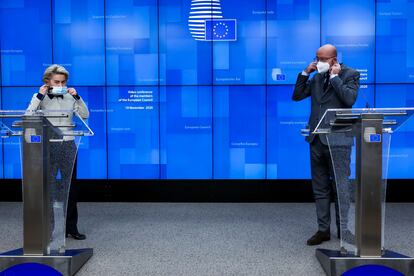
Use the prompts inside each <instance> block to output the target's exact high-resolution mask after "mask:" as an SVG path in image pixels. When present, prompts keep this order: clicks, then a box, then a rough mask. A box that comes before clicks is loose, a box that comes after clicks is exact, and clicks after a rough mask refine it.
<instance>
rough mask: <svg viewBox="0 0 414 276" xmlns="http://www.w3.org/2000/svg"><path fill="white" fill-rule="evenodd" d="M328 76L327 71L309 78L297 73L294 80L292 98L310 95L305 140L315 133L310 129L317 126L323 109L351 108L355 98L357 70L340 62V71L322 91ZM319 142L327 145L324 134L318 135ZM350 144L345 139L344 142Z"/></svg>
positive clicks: (357, 79) (309, 140)
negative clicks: (309, 111)
mask: <svg viewBox="0 0 414 276" xmlns="http://www.w3.org/2000/svg"><path fill="white" fill-rule="evenodd" d="M326 78H329V73H328V72H327V73H323V74H319V73H317V74H316V75H315V76H314V77H313V78H312V79H311V80H309V76H303V75H302V73H299V75H298V78H297V80H296V85H295V90H294V92H293V96H292V99H293V100H294V101H300V100H303V99H305V98H307V97H309V96H310V97H311V114H310V117H309V121H308V127H309V130H310V134H309V136H308V137H306V141H308V142H309V143H312V141H313V139H315V135H314V134H312V131H313V130H314V129H315V127H316V126H317V124H318V122H319V120H320V119H321V118H322V116H323V114H324V113H325V111H326V110H327V109H329V108H351V107H352V106H353V105H354V103H355V101H356V98H357V95H358V88H359V72H357V71H355V70H354V69H352V68H349V67H347V66H346V65H344V64H341V72H340V73H339V75H338V76H337V77H334V78H332V79H331V80H330V82H329V85H328V87H327V89H326V90H325V91H324V89H323V88H324V83H325V80H326ZM320 138H321V142H322V143H323V144H325V145H327V140H326V135H320ZM343 142H345V141H343ZM349 143H350V144H352V141H347V142H346V143H345V144H349Z"/></svg>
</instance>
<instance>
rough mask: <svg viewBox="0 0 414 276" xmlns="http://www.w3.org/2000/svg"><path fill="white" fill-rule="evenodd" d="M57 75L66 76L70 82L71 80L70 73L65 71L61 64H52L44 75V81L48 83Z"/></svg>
mask: <svg viewBox="0 0 414 276" xmlns="http://www.w3.org/2000/svg"><path fill="white" fill-rule="evenodd" d="M55 74H61V75H65V77H66V80H68V78H69V72H68V70H66V69H65V67H63V66H62V65H59V64H52V65H50V66H49V67H47V68H46V70H45V72H44V73H43V77H42V81H43V82H44V83H47V81H49V80H50V79H51V78H52V76H53V75H55Z"/></svg>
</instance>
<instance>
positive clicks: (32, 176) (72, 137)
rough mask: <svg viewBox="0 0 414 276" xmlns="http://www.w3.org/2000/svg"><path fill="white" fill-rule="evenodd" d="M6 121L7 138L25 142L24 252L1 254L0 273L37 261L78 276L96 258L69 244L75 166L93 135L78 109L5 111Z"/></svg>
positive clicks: (1, 117)
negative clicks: (84, 140) (69, 208)
mask: <svg viewBox="0 0 414 276" xmlns="http://www.w3.org/2000/svg"><path fill="white" fill-rule="evenodd" d="M0 120H1V123H0V126H1V136H2V138H9V137H12V136H19V137H20V148H21V150H20V152H21V161H22V181H23V248H20V249H15V250H12V251H9V252H5V253H2V254H0V271H2V270H4V269H7V268H9V267H11V266H14V265H17V264H22V263H33V262H34V263H40V264H45V265H48V266H51V267H53V268H54V269H56V270H58V271H59V272H60V273H62V274H63V275H73V274H75V273H76V272H77V271H78V270H79V269H80V268H81V267H82V265H83V264H84V263H85V262H86V261H87V260H88V259H89V258H90V257H91V256H92V254H93V250H92V248H86V249H74V250H67V249H66V245H65V241H66V239H65V234H66V233H65V229H66V208H67V202H68V196H69V188H70V184H71V178H72V171H73V165H74V163H75V159H76V154H77V149H78V146H79V143H80V139H81V137H82V136H92V135H93V132H92V130H91V129H90V128H89V126H88V125H87V124H86V122H85V121H84V120H83V119H82V118H81V117H80V116H79V114H78V113H77V112H76V111H73V110H68V111H62V110H60V111H5V110H3V111H0ZM11 139H16V138H11Z"/></svg>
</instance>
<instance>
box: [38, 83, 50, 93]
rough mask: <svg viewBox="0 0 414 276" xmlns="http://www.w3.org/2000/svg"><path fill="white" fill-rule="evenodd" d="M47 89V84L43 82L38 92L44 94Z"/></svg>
mask: <svg viewBox="0 0 414 276" xmlns="http://www.w3.org/2000/svg"><path fill="white" fill-rule="evenodd" d="M48 90H49V85H47V84H44V85H42V86H40V88H39V93H40V94H42V95H45V94H46V93H47V91H48Z"/></svg>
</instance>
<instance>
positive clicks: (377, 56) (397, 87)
mask: <svg viewBox="0 0 414 276" xmlns="http://www.w3.org/2000/svg"><path fill="white" fill-rule="evenodd" d="M206 11H213V13H209V14H208V15H206V14H207V13H206ZM212 19H215V21H212ZM324 43H332V44H335V45H336V46H337V48H338V54H339V60H340V61H342V62H344V63H346V64H347V65H349V66H351V67H354V68H356V69H357V70H359V71H360V72H361V89H360V93H359V97H358V101H357V103H356V105H355V106H356V107H365V106H369V107H400V106H414V1H413V0H405V1H404V0H378V1H366V0H362V1H361V0H350V1H335V0H323V1H316V0H278V1H277V0H255V1H251V0H237V1H235V0H123V1H119V0H106V1H104V0H55V1H51V0H36V1H35V0H13V1H11V0H0V49H1V56H0V63H1V67H0V68H1V69H0V70H1V74H0V76H1V77H0V95H1V97H0V102H1V103H0V104H1V108H2V109H25V108H26V107H27V105H28V103H29V101H30V99H31V96H32V95H33V93H36V92H37V90H38V87H39V86H41V85H42V83H41V77H42V74H43V71H44V70H45V68H46V67H47V66H49V65H50V64H52V63H59V64H62V65H64V66H65V67H66V68H67V69H68V70H69V71H70V73H71V75H70V79H69V86H73V87H75V88H76V89H77V90H78V92H79V94H80V95H81V96H82V97H83V98H84V99H85V101H86V102H87V104H88V106H89V108H90V111H91V117H90V119H89V124H90V125H91V127H92V128H93V130H94V131H95V133H96V136H94V137H92V138H89V139H83V141H82V144H81V147H80V150H79V159H78V178H82V179H266V178H268V179H307V178H310V170H309V149H308V145H307V143H306V142H305V141H304V139H303V137H302V136H300V129H301V128H303V127H304V126H305V124H306V121H307V116H308V114H309V101H303V102H300V103H295V102H292V101H291V94H292V89H293V84H294V83H295V80H296V76H297V74H298V73H299V72H300V71H301V70H303V69H304V68H305V67H306V66H307V64H308V63H309V62H310V61H312V59H313V58H314V56H315V51H316V49H317V48H318V47H319V46H320V45H321V44H324ZM413 131H414V124H412V123H409V124H407V125H406V126H405V127H404V129H403V130H402V131H401V132H400V133H398V134H395V135H394V138H393V148H392V151H391V160H390V169H389V176H390V177H391V178H414V170H413V165H412V164H414V139H413V138H412V137H413V136H411V135H412V134H413ZM2 143H3V144H2V147H1V154H0V163H1V166H0V177H2V178H19V177H20V161H19V141H18V139H17V138H10V139H6V140H4V141H2Z"/></svg>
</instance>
